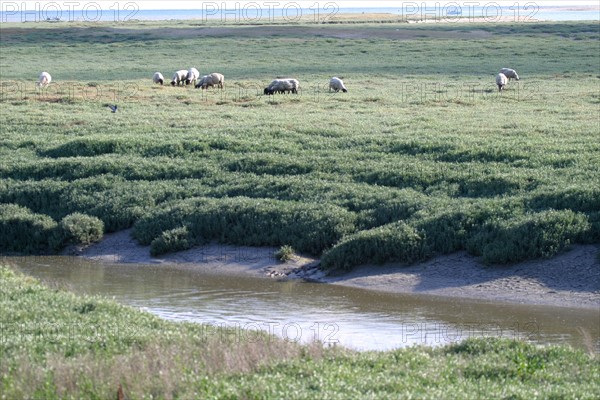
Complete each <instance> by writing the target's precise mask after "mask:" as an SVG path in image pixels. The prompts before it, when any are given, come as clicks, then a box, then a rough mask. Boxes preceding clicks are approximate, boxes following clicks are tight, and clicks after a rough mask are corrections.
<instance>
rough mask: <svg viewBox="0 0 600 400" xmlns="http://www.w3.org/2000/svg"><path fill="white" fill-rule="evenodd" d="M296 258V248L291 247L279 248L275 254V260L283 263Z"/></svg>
mask: <svg viewBox="0 0 600 400" xmlns="http://www.w3.org/2000/svg"><path fill="white" fill-rule="evenodd" d="M293 256H294V248H293V247H292V246H289V245H287V244H286V245H284V246H281V247H280V248H279V250H277V251H276V252H275V258H277V259H278V260H279V261H281V262H286V261H289V260H291V259H292V257H293Z"/></svg>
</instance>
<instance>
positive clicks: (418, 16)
mask: <svg viewBox="0 0 600 400" xmlns="http://www.w3.org/2000/svg"><path fill="white" fill-rule="evenodd" d="M57 4H58V3H57ZM127 4H129V3H127ZM215 4H216V3H215ZM244 4H245V3H244ZM252 4H256V3H252ZM316 4H318V3H316ZM328 4H329V3H323V5H320V6H319V8H296V7H291V8H257V7H249V6H244V5H241V6H240V7H239V8H234V9H231V10H228V9H223V10H222V9H220V8H218V7H217V8H214V7H215V6H213V8H206V9H164V10H158V9H153V10H150V9H143V10H140V9H135V8H127V9H108V10H103V9H96V8H91V9H86V10H77V9H61V8H60V4H58V5H57V6H55V7H53V8H48V9H41V8H39V9H35V10H20V9H18V8H15V9H6V10H5V11H0V22H2V23H22V22H29V23H35V22H128V21H129V22H131V21H140V22H149V21H154V22H156V21H172V20H180V21H183V20H194V21H205V22H215V21H218V20H219V19H221V20H222V21H223V22H224V23H242V24H243V23H268V22H275V21H276V20H282V19H283V20H285V21H288V22H290V23H294V22H307V21H310V20H312V21H313V22H316V23H327V22H332V21H334V20H335V19H337V18H340V17H343V16H344V15H353V16H360V15H363V14H366V15H368V14H388V15H389V16H391V17H394V18H397V19H401V20H405V21H410V20H430V21H431V22H434V21H438V22H440V23H445V22H457V21H459V20H462V19H467V20H469V21H472V22H478V21H480V20H485V21H487V22H490V23H493V22H502V21H505V20H511V21H513V22H516V23H517V22H534V21H589V20H593V21H595V20H600V15H599V12H600V7H597V6H590V5H561V6H539V7H538V8H532V7H531V6H528V4H529V3H525V4H523V5H521V6H519V7H518V8H514V7H513V6H504V7H499V8H496V7H491V6H477V7H472V6H468V7H462V8H453V6H444V5H440V6H439V7H429V8H426V9H423V10H421V9H419V8H417V9H415V8H408V7H405V8H398V7H380V8H377V7H344V8H337V9H335V8H332V7H330V6H327V5H328Z"/></svg>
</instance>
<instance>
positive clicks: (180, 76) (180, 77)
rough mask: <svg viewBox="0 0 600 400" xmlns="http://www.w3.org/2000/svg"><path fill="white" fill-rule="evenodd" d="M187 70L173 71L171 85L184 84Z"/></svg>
mask: <svg viewBox="0 0 600 400" xmlns="http://www.w3.org/2000/svg"><path fill="white" fill-rule="evenodd" d="M187 73H188V72H187V70H185V69H180V70H179V71H175V73H174V74H173V79H172V80H171V85H173V86H175V85H179V84H180V83H181V84H182V85H183V84H185V78H187Z"/></svg>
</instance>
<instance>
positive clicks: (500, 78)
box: [496, 73, 508, 92]
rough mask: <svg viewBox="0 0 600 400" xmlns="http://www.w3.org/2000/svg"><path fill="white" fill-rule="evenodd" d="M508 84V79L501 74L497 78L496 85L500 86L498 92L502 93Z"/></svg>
mask: <svg viewBox="0 0 600 400" xmlns="http://www.w3.org/2000/svg"><path fill="white" fill-rule="evenodd" d="M507 83H508V78H507V77H506V75H504V74H503V73H499V74H498V75H497V76H496V85H498V91H499V92H501V91H502V89H504V86H506V84H507Z"/></svg>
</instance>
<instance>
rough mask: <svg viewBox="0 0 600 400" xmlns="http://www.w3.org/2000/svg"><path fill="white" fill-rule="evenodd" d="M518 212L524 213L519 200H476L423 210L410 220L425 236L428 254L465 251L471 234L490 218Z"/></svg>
mask: <svg viewBox="0 0 600 400" xmlns="http://www.w3.org/2000/svg"><path fill="white" fill-rule="evenodd" d="M519 213H522V205H521V204H520V203H519V202H514V201H504V200H473V201H470V202H465V201H462V202H460V203H458V202H457V203H454V204H447V205H446V206H440V207H438V208H434V209H427V210H422V211H420V212H417V213H416V214H415V215H414V216H413V218H411V219H410V220H409V221H408V222H409V223H410V224H411V225H412V226H414V227H415V229H416V230H417V231H418V232H419V233H420V234H421V236H423V238H424V239H425V243H426V246H427V253H428V254H430V255H433V254H448V253H452V252H454V251H459V250H464V249H465V248H466V245H467V241H468V240H469V239H470V238H471V236H472V235H473V234H475V233H477V232H478V231H479V230H480V229H481V227H482V226H483V225H485V224H486V223H488V222H489V221H490V220H498V219H501V220H502V219H506V218H510V217H512V216H513V215H518V214H519Z"/></svg>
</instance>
